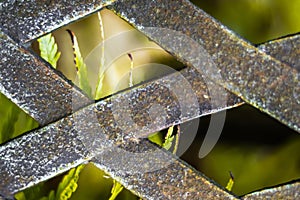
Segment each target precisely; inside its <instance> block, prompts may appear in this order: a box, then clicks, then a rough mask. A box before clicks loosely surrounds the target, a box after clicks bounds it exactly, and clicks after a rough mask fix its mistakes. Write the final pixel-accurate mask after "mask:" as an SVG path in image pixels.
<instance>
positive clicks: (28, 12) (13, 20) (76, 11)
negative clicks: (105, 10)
mask: <svg viewBox="0 0 300 200" xmlns="http://www.w3.org/2000/svg"><path fill="white" fill-rule="evenodd" d="M114 1H115V0H100V1H93V0H85V1H82V0H73V1H67V0H63V1H61V0H33V1H9V0H4V1H1V2H0V24H1V26H0V27H1V30H2V31H3V32H5V33H6V34H8V35H9V36H10V37H11V38H13V39H14V40H15V41H19V42H21V43H26V42H28V41H30V40H33V39H35V38H38V37H40V36H42V35H44V34H46V33H49V32H51V31H53V30H55V29H57V28H60V27H62V26H64V25H66V24H69V23H71V22H73V21H75V20H78V19H80V18H82V17H84V16H87V15H88V14H91V13H93V12H96V11H98V10H99V9H101V8H102V7H104V6H106V5H109V4H110V3H112V2H114Z"/></svg>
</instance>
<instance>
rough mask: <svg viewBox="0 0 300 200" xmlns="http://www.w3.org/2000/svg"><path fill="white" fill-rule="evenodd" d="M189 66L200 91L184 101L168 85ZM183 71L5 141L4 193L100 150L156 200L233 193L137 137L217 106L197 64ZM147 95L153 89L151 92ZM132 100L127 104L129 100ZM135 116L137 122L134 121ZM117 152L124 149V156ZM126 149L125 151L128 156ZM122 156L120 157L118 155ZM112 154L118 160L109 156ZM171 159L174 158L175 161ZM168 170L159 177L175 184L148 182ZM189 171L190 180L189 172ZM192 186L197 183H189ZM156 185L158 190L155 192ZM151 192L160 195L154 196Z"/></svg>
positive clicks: (0, 154) (113, 170) (108, 166)
mask: <svg viewBox="0 0 300 200" xmlns="http://www.w3.org/2000/svg"><path fill="white" fill-rule="evenodd" d="M183 72H184V73H185V78H186V80H188V81H187V82H191V83H192V85H191V86H192V88H193V87H195V88H202V89H200V90H199V91H197V92H196V93H192V92H191V91H181V92H183V95H184V96H186V97H187V98H186V99H185V100H184V99H181V100H180V101H181V102H179V98H180V97H178V96H176V89H174V90H172V89H170V88H174V87H175V86H176V85H178V82H180V81H181V79H182V73H183ZM183 72H182V73H179V72H178V73H174V74H171V75H169V76H166V77H164V78H162V79H159V80H156V81H153V82H150V83H146V84H144V85H141V86H139V87H136V88H132V89H131V90H127V91H124V92H121V93H119V94H116V95H114V96H112V97H110V98H107V99H104V100H102V101H99V102H98V103H96V104H95V105H90V106H88V107H85V108H83V109H82V110H79V111H78V112H76V113H74V114H73V115H70V116H68V117H66V118H64V119H62V120H60V121H58V122H56V123H54V124H50V125H49V126H47V127H45V128H42V129H40V130H37V131H34V132H32V133H29V134H27V135H25V136H22V137H20V138H17V139H15V140H13V141H11V142H9V143H7V144H5V145H3V146H1V148H0V173H1V177H2V178H1V180H0V191H1V194H2V195H4V196H6V197H9V196H12V195H13V194H14V193H16V192H17V191H20V190H22V189H24V188H27V187H30V186H31V185H33V184H35V183H38V182H41V181H43V180H46V179H49V178H51V177H53V176H55V175H57V174H59V173H62V172H63V171H66V170H68V169H69V168H70V167H74V166H75V165H78V164H80V163H82V162H84V161H87V160H89V159H90V158H92V157H93V156H97V157H96V158H97V161H95V162H96V163H97V166H100V168H101V169H104V170H106V171H107V172H109V174H111V175H112V176H114V177H116V176H119V179H120V181H121V182H122V183H123V184H124V185H125V186H126V187H127V188H129V189H132V190H133V192H135V193H138V194H139V195H141V196H143V197H146V198H148V199H156V197H158V196H159V194H160V195H162V196H163V194H165V195H166V197H168V196H169V195H178V194H182V195H184V193H185V192H190V195H192V196H193V197H197V195H198V197H200V195H208V197H210V196H212V195H219V196H224V197H228V198H233V196H231V195H229V194H228V193H227V192H225V191H224V190H222V189H220V188H219V187H218V186H216V185H215V183H214V184H213V183H211V182H210V181H209V180H208V179H207V178H206V177H204V176H203V175H201V174H199V173H198V172H196V171H195V170H193V169H190V168H189V166H187V165H186V164H184V163H182V162H181V161H178V160H177V158H176V157H174V156H173V155H170V154H169V153H166V152H165V151H163V150H160V149H159V148H157V147H156V146H154V145H152V144H150V143H149V142H148V141H144V140H143V139H141V140H140V141H141V143H139V142H140V141H136V138H134V137H137V136H138V137H145V136H146V135H148V134H150V133H152V132H155V131H157V130H161V129H164V128H167V127H169V126H171V125H173V124H179V123H182V122H184V121H186V120H190V119H192V118H196V117H199V116H202V115H205V114H209V113H211V112H212V111H211V102H210V99H207V98H206V96H207V95H209V94H208V90H207V87H206V85H205V84H203V80H202V79H201V76H199V74H198V73H197V72H196V71H193V70H192V69H191V68H186V69H185V70H184V71H183ZM189 80H190V81H189ZM216 87H218V86H216ZM149 94H151V95H150V96H149ZM191 94H196V97H197V101H199V104H197V105H194V104H190V103H191V98H189V96H188V95H191ZM234 99H235V100H236V101H232V102H228V105H227V106H226V107H222V108H218V109H227V108H228V107H231V106H232V105H236V104H237V102H238V101H239V99H238V98H235V96H233V99H232V100H234ZM127 100H128V102H126V101H127ZM124 102H125V103H124ZM192 103H193V102H192ZM155 104H156V105H158V104H159V105H162V107H159V109H160V110H161V111H163V112H162V113H164V114H165V116H164V118H163V119H164V120H162V118H161V116H162V115H157V117H158V120H154V121H153V119H152V118H151V110H152V109H153V107H154V109H155ZM182 105H190V107H189V108H184V109H186V110H188V111H191V113H188V112H185V111H184V109H183V108H182V107H181V106H182ZM198 108H201V109H198ZM135 111H138V112H135ZM128 113H131V116H130V118H127V117H128V115H126V114H128ZM149 116H150V117H149ZM129 122H133V124H132V123H129ZM137 130H139V132H138V133H143V134H142V135H136V133H137ZM149 148H150V149H152V150H154V152H155V154H154V155H152V154H151V155H152V158H153V159H150V156H149V154H148V152H147V151H148V150H149ZM119 150H122V154H121V153H120V151H119ZM144 151H146V153H145V152H144ZM88 152H89V153H88ZM126 152H127V154H125V153H126ZM134 152H140V153H136V154H138V155H141V156H142V158H144V159H145V158H146V157H147V159H146V160H139V159H138V158H135V157H133V156H128V153H130V155H132V154H135V153H134ZM117 154H118V155H119V157H116V155H117ZM145 156H146V157H145ZM121 157H122V159H121ZM109 158H110V159H111V158H115V159H114V160H113V162H110V160H109ZM148 158H149V159H150V160H148ZM130 159H133V160H130ZM147 160H148V161H147ZM139 161H141V162H139ZM142 161H143V162H142ZM154 161H156V162H154ZM122 162H125V163H127V165H121V163H122ZM130 162H131V164H132V165H133V164H134V165H135V166H138V165H137V164H138V163H140V164H141V165H142V166H141V167H139V168H133V167H132V165H129V163H130ZM165 163H170V167H168V165H165ZM117 166H119V167H120V166H121V167H124V168H123V171H122V170H118V168H117ZM126 166H127V167H126ZM130 166H131V168H130ZM150 166H152V167H150ZM157 166H164V167H162V168H161V169H157V170H154V169H155V167H156V168H158V167H157ZM143 167H144V168H143ZM149 167H150V168H149ZM169 168H170V169H169ZM171 168H173V170H172V169H171ZM130 169H131V170H133V171H132V173H134V172H135V173H138V175H136V174H133V175H130V174H126V173H128V172H130ZM149 169H153V173H150V174H149V173H139V172H140V170H142V172H144V171H145V170H149ZM175 169H178V170H179V171H178V176H176V173H175V172H174V170H175ZM124 170H125V171H124ZM161 170H162V171H161ZM125 172H126V173H125ZM169 172H170V173H171V174H169ZM122 173H123V174H122ZM124 173H125V174H126V175H125V174H124ZM162 174H164V175H163V176H162V177H161V178H163V177H165V178H166V179H165V180H166V181H167V180H170V179H169V178H172V179H173V178H174V180H172V181H173V182H170V183H169V184H168V186H165V183H164V182H161V181H163V180H161V181H158V182H157V184H153V183H152V184H150V181H151V179H150V178H151V177H152V178H153V177H155V176H156V175H162ZM179 175H180V176H179ZM184 175H186V177H188V178H184ZM138 177H139V179H138V180H139V181H141V183H146V182H147V183H149V184H148V185H147V184H145V185H144V186H143V188H144V190H142V188H140V189H138V187H137V186H138V185H139V184H141V183H137V178H138ZM147 177H148V178H147ZM167 177H169V178H167ZM116 178H117V177H116ZM117 179H118V178H117ZM151 182H153V181H151ZM177 184H178V185H177ZM192 185H193V187H191V186H192ZM178 186H180V190H178ZM166 187H169V188H166ZM151 191H152V192H154V191H155V192H157V193H156V194H155V195H154V194H152V193H151ZM166 191H169V192H170V193H169V192H166ZM201 191H202V192H203V193H202V192H201ZM208 191H210V192H208ZM152 195H154V196H153V197H152ZM186 195H188V194H186Z"/></svg>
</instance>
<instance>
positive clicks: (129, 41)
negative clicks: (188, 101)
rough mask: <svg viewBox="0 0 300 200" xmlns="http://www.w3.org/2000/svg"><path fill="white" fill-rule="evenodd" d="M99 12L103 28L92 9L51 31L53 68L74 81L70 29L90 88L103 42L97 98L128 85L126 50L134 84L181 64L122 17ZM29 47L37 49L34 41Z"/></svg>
mask: <svg viewBox="0 0 300 200" xmlns="http://www.w3.org/2000/svg"><path fill="white" fill-rule="evenodd" d="M101 13H102V14H101V20H102V24H103V26H104V28H103V30H101V28H100V25H99V18H98V15H97V13H96V14H93V15H91V16H89V17H86V18H84V19H82V20H79V21H77V22H75V23H72V24H69V25H67V26H65V27H62V28H60V29H58V30H56V31H54V32H53V33H52V34H53V36H54V37H55V40H56V42H57V45H58V51H60V52H61V57H60V59H59V60H58V65H57V70H59V71H60V72H62V73H63V75H64V76H66V77H67V78H68V79H69V80H72V81H73V82H76V81H77V79H78V77H77V75H76V67H75V64H74V54H73V50H72V42H71V38H70V35H69V33H68V32H67V31H66V30H71V31H72V32H74V34H75V35H76V37H77V40H78V43H79V48H80V51H81V55H82V57H83V59H84V62H85V63H86V65H87V67H88V77H89V80H90V85H91V87H92V90H93V92H94V91H95V88H96V85H97V81H98V75H99V68H101V67H100V63H101V59H102V47H103V46H104V54H105V55H104V60H105V61H104V62H105V63H104V66H103V67H102V68H103V69H104V70H105V74H104V79H103V86H104V88H103V93H102V94H101V98H103V97H105V96H108V95H110V94H112V93H115V92H117V91H119V90H122V89H125V88H127V87H129V86H128V80H129V73H130V58H129V56H128V53H129V54H131V56H132V59H133V64H134V69H133V83H134V85H135V84H138V83H141V82H145V81H146V80H150V79H155V78H158V77H161V76H162V75H166V74H169V73H172V72H174V71H176V70H179V69H182V68H183V65H182V64H181V63H179V62H177V61H176V60H175V59H174V58H173V57H172V56H171V55H169V54H168V53H167V52H165V51H164V50H163V49H161V48H160V47H159V46H158V45H156V44H155V43H154V42H152V41H150V40H148V39H147V38H146V37H145V36H144V35H142V34H141V33H140V32H138V31H136V30H135V29H133V28H132V27H131V26H130V25H129V24H127V23H126V22H125V21H123V20H120V19H119V17H117V16H116V15H115V14H114V13H112V12H111V11H109V10H106V9H104V10H101ZM110 24H114V26H111V25H110ZM102 31H104V41H103V40H102V38H101V32H102ZM32 48H33V49H34V51H36V52H37V53H39V47H38V43H37V41H34V42H33V43H32Z"/></svg>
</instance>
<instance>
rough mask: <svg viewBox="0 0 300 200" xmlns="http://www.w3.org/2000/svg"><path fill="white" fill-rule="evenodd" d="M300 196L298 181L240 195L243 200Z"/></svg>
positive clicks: (289, 199)
mask: <svg viewBox="0 0 300 200" xmlns="http://www.w3.org/2000/svg"><path fill="white" fill-rule="evenodd" d="M299 198H300V182H299V180H298V181H297V182H295V181H294V182H292V183H289V184H285V185H281V186H277V187H274V188H269V189H264V190H261V191H257V192H253V193H251V194H248V195H245V196H244V197H242V199H243V200H256V199H285V200H295V199H299Z"/></svg>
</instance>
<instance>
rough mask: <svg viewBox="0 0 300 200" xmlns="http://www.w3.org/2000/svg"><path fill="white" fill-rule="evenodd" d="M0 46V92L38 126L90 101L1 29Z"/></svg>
mask: <svg viewBox="0 0 300 200" xmlns="http://www.w3.org/2000/svg"><path fill="white" fill-rule="evenodd" d="M0 46H1V50H0V92H1V93H3V94H4V95H5V96H6V97H8V98H9V99H10V100H11V101H12V102H14V103H15V104H17V105H18V106H19V107H20V108H22V109H23V110H24V111H25V112H26V113H28V114H29V115H30V116H32V117H33V118H34V119H35V120H36V121H37V122H38V123H39V124H40V125H45V124H47V123H50V122H53V121H55V120H58V119H60V118H62V117H64V116H66V115H67V114H70V113H71V112H72V111H74V110H76V109H78V108H80V107H83V106H85V105H87V104H88V103H89V102H90V100H89V99H88V98H87V97H86V96H84V95H83V94H82V93H81V92H79V91H78V90H77V89H75V88H74V87H73V86H72V84H71V83H70V82H69V81H67V80H66V79H63V78H61V76H59V75H58V74H57V73H56V72H55V71H54V70H53V69H52V68H51V67H50V66H47V64H46V63H45V62H43V61H42V60H41V59H38V58H36V57H35V56H34V55H33V54H32V53H31V52H29V51H27V50H25V49H23V48H22V47H21V46H20V45H18V44H16V43H15V42H13V41H12V40H11V39H10V38H9V37H8V36H7V35H5V34H4V33H2V32H0Z"/></svg>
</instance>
